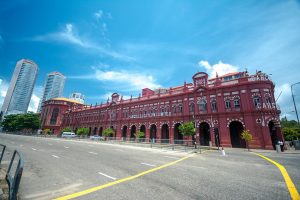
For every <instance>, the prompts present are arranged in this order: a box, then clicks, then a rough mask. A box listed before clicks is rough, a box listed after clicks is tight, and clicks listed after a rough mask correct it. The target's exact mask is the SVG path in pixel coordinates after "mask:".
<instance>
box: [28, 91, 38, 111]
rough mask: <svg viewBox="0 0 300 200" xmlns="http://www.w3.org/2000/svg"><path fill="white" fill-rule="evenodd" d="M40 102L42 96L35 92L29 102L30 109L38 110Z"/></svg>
mask: <svg viewBox="0 0 300 200" xmlns="http://www.w3.org/2000/svg"><path fill="white" fill-rule="evenodd" d="M39 102H40V98H39V97H38V96H36V95H35V94H33V95H32V97H31V100H30V103H29V107H28V111H31V112H36V111H37V109H38V106H39Z"/></svg>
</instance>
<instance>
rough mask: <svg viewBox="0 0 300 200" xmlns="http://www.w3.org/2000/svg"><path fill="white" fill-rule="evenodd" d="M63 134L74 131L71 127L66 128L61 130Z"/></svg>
mask: <svg viewBox="0 0 300 200" xmlns="http://www.w3.org/2000/svg"><path fill="white" fill-rule="evenodd" d="M61 132H72V129H71V128H70V127H65V128H63V129H62V130H61Z"/></svg>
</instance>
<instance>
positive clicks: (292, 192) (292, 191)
mask: <svg viewBox="0 0 300 200" xmlns="http://www.w3.org/2000/svg"><path fill="white" fill-rule="evenodd" d="M254 154H256V155H258V156H260V157H262V158H264V159H266V160H267V161H269V162H270V163H272V164H274V165H275V166H276V167H278V169H279V170H280V172H281V174H282V176H283V178H284V181H285V183H286V186H287V188H288V190H289V192H290V195H291V198H292V199H293V200H300V196H299V193H298V191H297V188H296V187H295V185H294V183H293V181H292V179H291V178H290V176H289V174H288V172H287V171H286V169H285V168H284V166H283V165H281V164H279V163H277V162H275V161H274V160H272V159H270V158H268V157H266V156H263V155H261V154H258V153H254Z"/></svg>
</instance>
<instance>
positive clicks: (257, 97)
mask: <svg viewBox="0 0 300 200" xmlns="http://www.w3.org/2000/svg"><path fill="white" fill-rule="evenodd" d="M253 103H254V106H255V107H256V108H257V107H259V106H260V98H259V96H254V97H253Z"/></svg>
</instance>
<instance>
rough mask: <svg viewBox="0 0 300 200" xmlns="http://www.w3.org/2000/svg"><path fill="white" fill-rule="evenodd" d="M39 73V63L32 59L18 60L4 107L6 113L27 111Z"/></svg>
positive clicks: (3, 110)
mask: <svg viewBox="0 0 300 200" xmlns="http://www.w3.org/2000/svg"><path fill="white" fill-rule="evenodd" d="M37 74H38V65H37V64H36V63H35V62H33V61H32V60H28V59H22V60H20V61H18V62H17V64H16V67H15V70H14V73H13V76H12V79H11V81H10V84H9V88H8V90H7V93H6V96H5V99H4V102H3V105H2V109H1V111H2V112H3V114H4V115H8V114H20V113H26V112H27V109H28V106H29V102H30V99H31V96H32V92H33V88H34V84H35V81H36V78H37Z"/></svg>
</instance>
